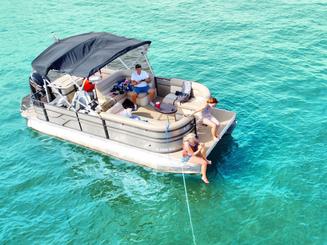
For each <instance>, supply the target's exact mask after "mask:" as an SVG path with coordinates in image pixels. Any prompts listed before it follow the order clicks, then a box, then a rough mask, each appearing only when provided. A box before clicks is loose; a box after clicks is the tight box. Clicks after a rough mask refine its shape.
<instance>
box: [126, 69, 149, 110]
mask: <svg viewBox="0 0 327 245" xmlns="http://www.w3.org/2000/svg"><path fill="white" fill-rule="evenodd" d="M131 83H132V85H133V91H132V92H130V96H131V100H132V102H133V103H134V104H136V99H137V96H138V94H140V93H147V94H148V96H149V101H152V100H153V99H154V97H155V90H154V89H153V88H150V87H149V83H151V78H150V76H149V74H148V73H147V72H146V71H143V70H142V66H141V65H140V64H136V65H135V71H134V72H133V73H132V76H131Z"/></svg>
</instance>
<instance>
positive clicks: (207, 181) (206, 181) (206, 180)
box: [201, 176, 209, 184]
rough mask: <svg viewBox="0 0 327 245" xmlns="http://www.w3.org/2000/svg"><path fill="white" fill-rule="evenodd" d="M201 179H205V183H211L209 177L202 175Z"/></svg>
mask: <svg viewBox="0 0 327 245" xmlns="http://www.w3.org/2000/svg"><path fill="white" fill-rule="evenodd" d="M201 179H202V180H203V182H204V183H206V184H209V180H208V179H207V177H204V176H202V178H201Z"/></svg>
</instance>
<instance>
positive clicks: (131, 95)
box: [129, 92, 137, 104]
mask: <svg viewBox="0 0 327 245" xmlns="http://www.w3.org/2000/svg"><path fill="white" fill-rule="evenodd" d="M129 95H130V97H131V101H132V102H133V103H134V104H136V99H137V93H135V92H129Z"/></svg>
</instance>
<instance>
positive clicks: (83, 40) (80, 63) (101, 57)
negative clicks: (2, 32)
mask: <svg viewBox="0 0 327 245" xmlns="http://www.w3.org/2000/svg"><path fill="white" fill-rule="evenodd" d="M150 43H151V41H140V40H136V39H133V38H126V37H120V36H116V35H113V34H111V33H107V32H90V33H84V34H80V35H77V36H72V37H68V38H65V39H62V40H59V41H57V42H55V43H54V44H52V45H51V46H50V47H48V48H47V49H46V50H44V51H43V52H42V53H41V54H40V55H39V56H38V57H36V58H35V59H34V60H33V62H32V67H33V70H34V71H36V72H37V73H39V74H40V75H41V76H46V75H47V73H48V72H49V70H52V69H53V70H58V71H60V72H65V73H68V74H70V75H74V76H79V77H89V76H90V75H92V74H93V73H95V72H96V71H98V70H99V69H101V68H102V67H104V66H105V65H107V64H109V63H110V62H112V61H113V60H115V59H116V58H118V57H119V56H121V55H123V54H125V53H127V52H128V51H130V50H132V49H135V48H138V47H140V46H142V45H145V44H148V45H149V44H150Z"/></svg>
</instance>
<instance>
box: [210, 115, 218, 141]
mask: <svg viewBox="0 0 327 245" xmlns="http://www.w3.org/2000/svg"><path fill="white" fill-rule="evenodd" d="M210 121H211V122H213V123H214V124H215V125H216V137H217V138H218V137H219V134H218V129H219V127H220V122H219V121H218V120H217V118H215V117H211V119H210Z"/></svg>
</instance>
